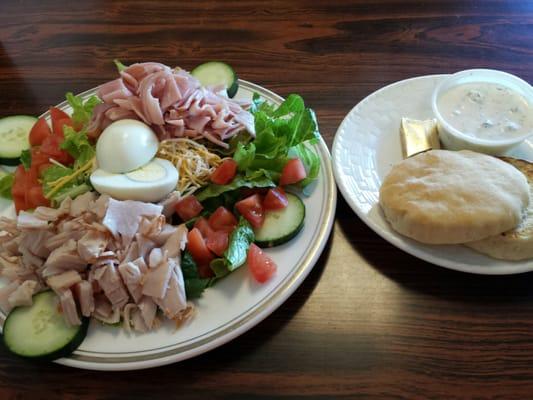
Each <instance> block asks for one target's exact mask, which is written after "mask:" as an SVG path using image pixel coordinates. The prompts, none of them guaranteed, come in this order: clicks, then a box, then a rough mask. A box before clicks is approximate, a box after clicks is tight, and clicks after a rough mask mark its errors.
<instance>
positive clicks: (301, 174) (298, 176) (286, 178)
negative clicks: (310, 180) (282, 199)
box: [279, 158, 307, 186]
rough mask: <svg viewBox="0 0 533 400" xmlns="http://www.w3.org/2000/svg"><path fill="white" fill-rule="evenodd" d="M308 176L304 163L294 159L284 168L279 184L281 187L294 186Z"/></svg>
mask: <svg viewBox="0 0 533 400" xmlns="http://www.w3.org/2000/svg"><path fill="white" fill-rule="evenodd" d="M306 176H307V172H305V167H304V164H303V163H302V161H301V160H300V159H299V158H293V159H291V160H289V161H287V164H285V166H284V167H283V171H281V178H280V180H279V184H280V185H281V186H285V185H292V184H293V183H298V182H300V181H301V180H302V179H304V178H305V177H306Z"/></svg>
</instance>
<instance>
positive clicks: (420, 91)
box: [332, 75, 533, 275]
mask: <svg viewBox="0 0 533 400" xmlns="http://www.w3.org/2000/svg"><path fill="white" fill-rule="evenodd" d="M446 76H447V75H429V76H421V77H416V78H411V79H407V80H403V81H399V82H396V83H393V84H391V85H389V86H386V87H384V88H382V89H380V90H378V91H376V92H374V93H372V94H370V95H369V96H368V97H366V98H365V99H363V100H362V101H361V102H360V103H359V104H357V105H356V106H355V107H354V108H353V109H352V110H351V111H350V112H349V113H348V114H347V115H346V117H345V118H344V120H343V121H342V123H341V125H340V126H339V128H338V130H337V133H336V135H335V140H334V143H333V150H332V158H333V170H334V174H335V178H336V181H337V184H338V186H339V189H340V191H341V193H342V195H343V196H344V198H345V199H346V202H347V203H348V204H349V205H350V207H351V208H352V209H353V211H354V212H355V213H356V214H357V215H358V216H359V217H360V218H361V219H362V220H363V222H365V223H366V224H367V225H368V226H369V227H370V228H371V229H373V230H374V232H376V233H377V234H378V235H380V236H381V237H382V238H384V239H385V240H387V241H388V242H389V243H391V244H393V245H394V246H396V247H398V248H400V249H401V250H403V251H405V252H407V253H409V254H411V255H413V256H415V257H418V258H420V259H422V260H425V261H428V262H430V263H432V264H435V265H439V266H441V267H445V268H450V269H454V270H458V271H463V272H470V273H477V274H487V275H491V274H492V275H496V274H498V275H506V274H516V273H522V272H528V271H533V260H524V261H503V260H496V259H493V258H490V257H488V256H485V255H483V254H480V253H477V252H475V251H473V250H470V249H469V248H467V247H465V246H460V245H426V244H423V243H419V242H416V241H414V240H412V239H409V238H407V237H405V236H402V235H400V234H398V233H396V232H395V231H394V230H393V229H392V228H391V226H390V225H389V224H388V222H387V221H386V220H385V217H384V215H383V213H382V211H381V208H380V206H379V203H378V201H379V188H380V186H381V182H382V181H383V179H384V178H385V176H386V175H387V174H388V172H389V171H390V170H391V168H392V166H393V165H395V164H396V163H398V162H399V161H401V160H402V158H403V157H402V148H401V142H400V133H399V132H400V120H401V118H402V117H409V118H414V119H421V120H423V119H429V118H433V112H432V109H431V95H432V92H433V90H434V89H435V87H436V86H437V84H438V83H439V82H440V81H441V80H442V79H444V78H445V77H446ZM507 155H509V156H511V157H516V158H521V159H524V160H528V161H533V141H532V140H531V139H529V140H526V141H524V142H523V143H522V144H520V145H519V146H518V147H516V148H514V149H513V150H512V151H510V152H509V153H508V154H507Z"/></svg>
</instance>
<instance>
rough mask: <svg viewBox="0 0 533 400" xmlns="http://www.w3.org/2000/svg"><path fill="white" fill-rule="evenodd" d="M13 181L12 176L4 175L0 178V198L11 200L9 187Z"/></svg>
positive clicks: (13, 176) (13, 177)
mask: <svg viewBox="0 0 533 400" xmlns="http://www.w3.org/2000/svg"><path fill="white" fill-rule="evenodd" d="M14 181H15V175H14V174H5V175H2V176H1V177H0V197H3V198H4V199H12V196H11V187H12V186H13V182H14Z"/></svg>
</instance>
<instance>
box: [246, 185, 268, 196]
mask: <svg viewBox="0 0 533 400" xmlns="http://www.w3.org/2000/svg"><path fill="white" fill-rule="evenodd" d="M268 190H269V188H267V187H266V188H241V195H242V197H249V196H251V195H253V194H258V195H260V196H264V195H266V194H267V192H268Z"/></svg>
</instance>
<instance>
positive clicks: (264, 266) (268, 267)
mask: <svg viewBox="0 0 533 400" xmlns="http://www.w3.org/2000/svg"><path fill="white" fill-rule="evenodd" d="M247 263H248V268H249V269H250V272H251V273H252V276H253V277H254V279H255V280H256V281H257V282H259V283H264V282H266V281H268V280H269V279H270V278H271V277H272V276H273V275H274V274H275V273H276V270H277V269H278V267H277V265H276V263H275V262H274V261H273V260H272V259H271V258H270V257H269V256H268V255H266V254H265V253H264V252H263V250H261V249H260V248H259V247H258V246H257V245H255V244H254V243H252V244H251V245H250V248H249V249H248V258H247Z"/></svg>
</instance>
